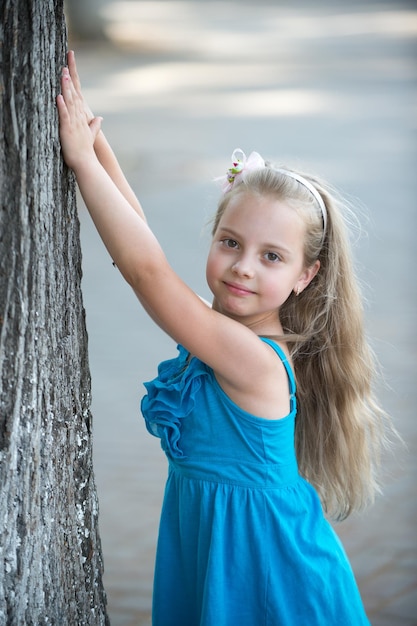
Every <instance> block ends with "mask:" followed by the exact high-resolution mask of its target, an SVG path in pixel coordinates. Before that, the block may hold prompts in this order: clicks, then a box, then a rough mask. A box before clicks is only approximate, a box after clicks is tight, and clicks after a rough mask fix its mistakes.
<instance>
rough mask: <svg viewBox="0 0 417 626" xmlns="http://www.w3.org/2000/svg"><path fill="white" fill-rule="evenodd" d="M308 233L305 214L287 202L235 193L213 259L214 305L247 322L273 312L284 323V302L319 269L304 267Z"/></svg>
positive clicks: (215, 240)
mask: <svg viewBox="0 0 417 626" xmlns="http://www.w3.org/2000/svg"><path fill="white" fill-rule="evenodd" d="M304 235H305V226H304V223H303V221H302V218H301V217H300V216H299V215H298V213H297V212H296V211H295V210H294V209H292V208H291V207H289V206H288V205H287V204H286V203H285V202H283V201H281V200H277V199H275V198H273V197H270V196H260V195H255V194H252V193H249V192H242V193H239V194H237V195H235V196H234V197H233V198H232V199H231V200H230V202H229V204H228V205H227V207H226V210H225V211H224V213H223V215H222V217H221V219H220V222H219V225H218V227H217V230H216V232H215V234H214V237H213V241H212V244H211V248H210V251H209V255H208V259H207V271H206V274H207V282H208V285H209V287H210V289H211V291H212V293H213V295H214V301H213V308H214V309H216V310H217V311H220V312H221V313H223V314H225V315H227V316H228V317H232V318H233V319H236V320H238V321H240V322H242V323H243V324H245V325H247V326H253V325H256V323H257V322H262V320H265V319H267V318H268V314H269V313H273V316H272V319H274V320H276V321H277V324H278V325H279V321H278V316H277V314H276V313H277V311H278V310H279V308H280V306H281V305H282V304H283V303H284V302H285V301H286V300H287V298H288V296H289V295H290V293H291V292H292V291H293V290H295V289H297V287H298V286H299V287H300V289H301V290H302V289H303V288H304V287H305V286H306V285H307V284H308V283H309V282H310V280H311V279H312V278H313V276H314V275H315V273H316V272H317V269H318V268H314V269H313V268H310V269H308V268H305V267H304V255H303V248H304ZM271 332H282V329H280V328H276V329H271Z"/></svg>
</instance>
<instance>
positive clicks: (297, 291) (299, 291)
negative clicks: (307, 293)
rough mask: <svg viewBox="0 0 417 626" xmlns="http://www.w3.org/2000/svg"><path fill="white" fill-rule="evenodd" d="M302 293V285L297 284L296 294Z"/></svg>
mask: <svg viewBox="0 0 417 626" xmlns="http://www.w3.org/2000/svg"><path fill="white" fill-rule="evenodd" d="M300 293H301V287H300V285H297V289H296V290H295V295H296V296H299V295H300Z"/></svg>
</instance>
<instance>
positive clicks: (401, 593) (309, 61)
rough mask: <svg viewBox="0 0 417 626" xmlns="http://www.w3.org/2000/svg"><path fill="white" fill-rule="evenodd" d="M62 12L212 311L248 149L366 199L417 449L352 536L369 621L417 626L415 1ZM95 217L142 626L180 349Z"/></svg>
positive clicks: (357, 235)
mask: <svg viewBox="0 0 417 626" xmlns="http://www.w3.org/2000/svg"><path fill="white" fill-rule="evenodd" d="M66 4H67V6H66V12H67V19H68V25H69V35H70V45H71V47H72V48H73V49H75V51H76V57H77V61H78V69H79V73H80V76H81V79H82V83H83V86H84V92H85V95H86V96H87V98H88V100H89V102H90V104H91V106H92V108H93V110H94V111H95V112H96V114H97V115H101V116H103V117H104V122H103V129H104V131H105V133H106V135H107V137H108V138H109V140H110V142H111V144H112V146H113V148H114V150H115V152H116V153H117V155H118V157H119V160H120V162H121V164H122V167H123V169H124V171H125V173H126V175H127V177H128V179H129V180H130V182H131V184H132V186H133V188H134V189H135V191H136V192H137V194H138V196H139V197H140V199H141V201H142V204H143V206H144V208H145V211H146V213H147V216H148V220H149V223H150V225H151V227H152V229H153V230H154V232H155V233H156V235H157V237H158V238H159V240H160V242H161V244H162V246H163V247H164V249H165V251H166V254H167V256H168V258H169V260H170V262H171V263H172V265H173V267H174V268H175V269H176V270H177V271H178V272H179V274H180V275H181V276H182V277H183V278H184V279H185V281H186V282H188V284H189V285H190V286H191V287H192V288H193V289H194V290H195V291H197V292H198V293H199V294H200V295H202V296H203V297H206V298H208V299H210V295H209V293H208V290H207V287H206V284H205V257H206V252H207V249H208V244H209V239H210V237H209V231H210V228H209V225H208V223H209V220H210V218H211V216H212V215H213V213H214V211H215V207H216V203H217V199H218V194H219V190H218V188H217V187H216V185H215V184H213V182H212V181H213V178H214V177H216V176H220V175H222V174H223V173H224V172H225V171H226V169H227V168H228V166H229V160H230V155H231V153H232V152H233V150H234V148H236V147H240V148H242V149H243V150H244V151H245V152H246V153H249V152H250V151H252V150H256V151H258V152H260V153H261V154H262V155H263V156H264V157H265V158H268V159H271V160H273V161H275V162H277V163H285V164H287V165H289V166H293V167H301V168H303V169H306V170H307V171H312V172H315V173H318V174H320V175H321V176H322V177H324V178H326V179H328V180H329V181H330V182H331V183H332V184H334V185H335V186H336V187H337V188H338V189H340V190H342V191H343V192H344V194H345V196H347V197H348V198H349V200H350V201H351V202H352V204H353V205H354V206H355V208H356V210H357V214H358V216H359V220H360V225H361V226H360V228H359V227H357V228H355V230H354V248H355V255H356V259H357V271H358V274H359V276H360V278H361V280H362V283H363V291H364V295H365V298H366V323H367V327H368V330H369V333H370V335H371V338H372V345H373V348H374V350H375V352H376V353H377V355H378V358H379V360H380V362H381V364H382V368H383V373H384V376H383V377H381V380H380V381H379V382H378V393H379V396H380V397H381V400H382V402H383V404H384V406H385V408H386V409H387V411H389V412H390V413H391V415H392V416H393V420H394V423H395V425H396V427H397V428H398V430H399V431H400V433H401V435H402V437H403V438H404V439H405V441H406V443H407V446H408V447H407V448H401V447H397V448H395V450H394V452H393V454H392V455H390V456H389V457H387V458H386V459H385V460H384V470H385V471H384V479H385V488H384V494H383V496H382V497H380V498H378V500H377V502H376V504H375V505H374V506H373V507H372V508H371V509H369V510H368V511H367V512H366V513H364V514H363V515H361V516H355V517H354V518H352V519H349V520H348V521H346V522H343V523H342V524H339V525H337V526H336V530H337V532H338V533H339V535H340V537H341V538H342V541H343V543H344V545H345V547H346V550H347V552H348V554H349V557H350V559H351V562H352V566H353V569H354V571H355V573H356V576H357V580H358V583H359V586H360V589H361V593H362V596H363V599H364V602H365V605H366V608H367V611H368V614H369V618H370V620H371V622H372V624H373V625H374V626H411V625H416V624H417V601H416V598H417V593H416V592H417V575H416V527H417V525H416V521H417V516H416V497H415V495H416V494H415V480H416V461H415V458H416V418H415V406H416V331H415V323H416V308H415V304H416V280H415V267H416V260H417V259H416V254H415V237H416V232H417V229H416V226H417V225H416V214H417V213H416V202H417V176H416V165H417V159H416V156H417V145H416V127H417V117H416V112H417V108H416V93H417V63H416V57H417V54H416V53H417V6H416V3H415V1H413V2H411V1H409V2H407V1H406V0H391V1H390V0H379V1H378V0H375V1H374V0H349V1H343V0H332V1H330V0H327V1H325V0H310V1H307V0H304V1H300V2H291V1H290V0H281V1H279V0H277V1H273V0H270V1H269V2H268V1H267V0H258V1H257V2H256V3H254V2H249V1H245V0H240V1H236V0H231V1H229V2H227V1H225V2H216V1H215V2H210V1H208V0H194V1H191V0H188V1H187V0H184V1H178V2H177V1H169V0H165V1H159V0H158V1H152V2H150V1H149V2H141V1H138V0H125V1H106V0H68V1H67V3H66ZM79 208H80V219H81V222H82V245H83V270H84V278H83V291H84V304H85V308H86V312H87V328H88V333H89V353H90V366H91V373H92V382H93V407H92V409H93V416H94V456H95V475H96V480H97V485H98V491H99V498H100V511H101V515H100V530H101V537H102V543H103V552H104V563H105V570H106V571H105V587H106V590H107V594H108V603H109V614H110V619H111V623H112V625H113V626H133V625H135V626H140V625H143V626H144V625H149V624H150V619H151V618H150V611H151V594H152V576H153V560H154V552H155V542H156V536H157V530H158V519H159V511H160V505H161V500H162V494H163V488H164V482H165V476H166V461H165V458H164V455H163V453H162V452H161V450H160V446H159V440H157V439H154V438H152V437H151V436H149V435H148V434H147V432H146V430H145V427H144V423H143V419H142V417H141V414H140V410H139V404H140V399H141V397H142V395H143V393H144V388H143V386H142V383H143V381H145V380H150V379H151V378H153V377H154V376H155V374H156V366H157V364H158V362H159V361H160V360H162V359H166V358H170V357H172V356H174V355H175V354H176V349H175V345H174V344H173V342H172V341H171V340H170V339H169V338H167V337H166V336H165V335H164V334H163V333H162V332H161V331H160V330H159V329H157V328H156V327H155V326H154V325H153V323H152V322H151V321H150V320H148V319H147V317H146V315H145V314H144V313H143V312H142V310H141V308H140V306H139V305H138V303H137V301H136V299H135V297H134V296H133V294H132V293H131V292H130V289H129V288H128V287H127V285H125V284H124V282H123V280H122V279H121V277H120V275H119V273H118V271H117V270H116V269H115V268H113V266H112V264H111V261H110V258H109V257H108V255H107V253H106V252H105V250H104V248H103V246H102V244H101V242H100V240H99V238H98V236H97V234H96V233H95V230H94V228H93V226H92V224H91V221H90V219H89V217H88V215H87V214H86V211H85V208H84V207H83V205H82V202H81V200H80V202H79ZM383 378H384V380H383ZM254 584H256V581H255V582H254ZM254 626H256V625H254ZM294 626H305V625H294Z"/></svg>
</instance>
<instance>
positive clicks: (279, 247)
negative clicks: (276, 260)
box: [219, 226, 291, 255]
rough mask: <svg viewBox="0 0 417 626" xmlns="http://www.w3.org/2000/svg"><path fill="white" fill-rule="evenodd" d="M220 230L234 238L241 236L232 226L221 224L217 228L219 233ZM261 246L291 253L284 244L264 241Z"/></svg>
mask: <svg viewBox="0 0 417 626" xmlns="http://www.w3.org/2000/svg"><path fill="white" fill-rule="evenodd" d="M220 232H222V233H224V234H226V235H231V236H232V237H233V238H235V239H241V236H240V235H239V233H237V232H236V231H234V230H233V229H232V228H229V227H228V226H221V227H220V228H219V233H220ZM262 247H263V248H272V249H275V250H281V251H282V252H285V253H286V254H289V255H290V254H291V251H290V250H289V249H288V248H286V247H285V246H283V245H280V244H278V243H267V242H265V243H263V244H262Z"/></svg>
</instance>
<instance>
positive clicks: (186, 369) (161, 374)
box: [141, 345, 208, 458]
mask: <svg viewBox="0 0 417 626" xmlns="http://www.w3.org/2000/svg"><path fill="white" fill-rule="evenodd" d="M177 349H178V351H179V355H178V356H177V357H176V358H174V359H169V360H167V361H163V362H162V363H160V364H159V366H158V376H157V377H156V378H154V379H153V380H151V381H149V382H146V383H144V385H145V388H146V391H147V395H146V396H144V398H143V399H142V402H141V411H142V414H143V417H144V418H145V422H146V428H147V429H148V431H149V432H150V433H151V435H154V436H155V437H159V438H160V439H161V446H162V449H163V450H164V451H165V453H166V454H168V456H171V457H173V458H186V457H185V455H184V453H183V451H182V450H181V449H180V447H179V445H178V443H179V439H180V435H181V420H182V419H183V418H185V417H187V416H188V415H189V414H190V412H191V411H192V410H193V408H194V405H195V396H196V394H197V393H198V391H199V389H200V387H201V377H202V376H203V375H208V372H207V369H206V368H205V367H204V365H203V363H201V361H199V360H198V359H192V358H191V359H190V358H189V356H190V355H189V352H188V351H187V350H186V349H185V348H184V347H183V346H180V345H178V346H177Z"/></svg>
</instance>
